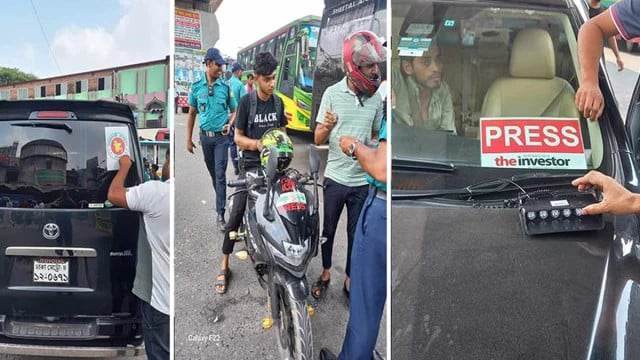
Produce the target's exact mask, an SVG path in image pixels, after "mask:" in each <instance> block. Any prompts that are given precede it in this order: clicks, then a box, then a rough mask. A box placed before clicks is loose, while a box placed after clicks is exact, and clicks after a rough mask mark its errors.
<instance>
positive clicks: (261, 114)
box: [215, 52, 287, 294]
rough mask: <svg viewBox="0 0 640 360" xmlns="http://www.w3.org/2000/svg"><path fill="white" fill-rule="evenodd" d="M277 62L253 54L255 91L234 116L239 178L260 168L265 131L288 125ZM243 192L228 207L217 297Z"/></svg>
mask: <svg viewBox="0 0 640 360" xmlns="http://www.w3.org/2000/svg"><path fill="white" fill-rule="evenodd" d="M277 67H278V62H277V61H276V59H275V58H274V57H273V55H271V53H268V52H263V53H259V54H258V55H256V61H255V66H254V73H255V75H256V84H257V85H258V86H257V89H256V91H254V92H251V93H249V94H247V95H244V96H243V97H242V99H240V103H239V105H238V114H237V117H236V129H235V136H234V141H235V143H236V145H237V146H238V149H240V150H241V153H240V154H239V155H240V156H239V158H240V161H239V168H240V169H239V170H240V174H239V175H240V178H244V177H245V174H246V173H247V171H255V170H256V169H258V167H259V166H260V151H262V144H261V143H260V138H262V135H263V134H264V133H266V132H267V131H269V130H271V129H274V128H280V129H281V130H283V131H284V128H285V126H286V124H287V122H286V118H285V115H284V105H283V103H282V100H281V99H280V98H279V97H278V96H277V95H274V94H273V90H274V88H275V83H276V68H277ZM246 198H247V195H246V193H241V194H238V195H236V196H234V199H233V204H232V206H231V214H230V215H229V222H228V223H227V227H226V229H225V233H224V241H223V244H222V266H221V270H220V273H219V274H218V277H217V278H216V283H215V288H216V292H217V293H219V294H224V293H225V292H227V288H228V285H229V279H230V277H231V270H230V269H229V255H230V254H231V253H232V252H233V245H234V240H232V239H231V232H235V231H238V227H239V226H240V224H241V223H242V216H243V215H244V209H245V205H246Z"/></svg>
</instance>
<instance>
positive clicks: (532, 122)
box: [480, 117, 587, 170]
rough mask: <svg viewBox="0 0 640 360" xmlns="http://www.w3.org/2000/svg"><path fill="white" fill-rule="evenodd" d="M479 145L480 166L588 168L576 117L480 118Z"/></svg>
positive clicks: (578, 121) (578, 120)
mask: <svg viewBox="0 0 640 360" xmlns="http://www.w3.org/2000/svg"><path fill="white" fill-rule="evenodd" d="M480 146H481V149H480V154H481V164H482V166H483V167H497V168H526V169H565V170H566V169H581V170H584V169H586V168H587V161H586V156H585V150H584V142H583V140H582V132H581V129H580V119H578V118H546V117H538V118H536V117H532V118H480Z"/></svg>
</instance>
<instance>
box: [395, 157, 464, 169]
mask: <svg viewBox="0 0 640 360" xmlns="http://www.w3.org/2000/svg"><path fill="white" fill-rule="evenodd" d="M391 167H392V169H393V170H408V171H441V172H454V171H455V170H456V166H455V165H453V164H451V163H446V162H442V161H432V160H418V159H410V158H400V157H394V158H393V159H392V161H391Z"/></svg>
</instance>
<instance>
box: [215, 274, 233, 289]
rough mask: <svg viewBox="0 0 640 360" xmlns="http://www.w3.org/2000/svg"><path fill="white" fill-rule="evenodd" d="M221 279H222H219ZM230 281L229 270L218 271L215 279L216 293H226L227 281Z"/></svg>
mask: <svg viewBox="0 0 640 360" xmlns="http://www.w3.org/2000/svg"><path fill="white" fill-rule="evenodd" d="M221 277H222V279H220V278H221ZM230 279H231V270H230V269H229V268H226V269H224V270H220V272H219V273H218V276H217V277H216V282H215V289H216V292H217V293H218V294H220V295H222V294H224V293H226V292H227V287H228V285H229V280H230Z"/></svg>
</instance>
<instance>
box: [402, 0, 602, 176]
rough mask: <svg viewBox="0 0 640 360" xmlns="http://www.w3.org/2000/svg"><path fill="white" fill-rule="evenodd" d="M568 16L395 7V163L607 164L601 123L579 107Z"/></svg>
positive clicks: (574, 167)
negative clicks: (584, 116)
mask: <svg viewBox="0 0 640 360" xmlns="http://www.w3.org/2000/svg"><path fill="white" fill-rule="evenodd" d="M567 14H568V13H564V12H562V11H561V10H556V11H554V10H552V9H551V10H539V9H525V8H516V7H514V6H510V5H509V4H508V3H506V4H505V5H504V6H496V5H491V6H478V5H469V4H455V3H451V2H448V3H444V2H443V3H439V2H424V3H419V4H404V5H401V6H394V9H393V30H394V34H393V35H394V36H393V37H392V39H393V40H394V43H393V44H392V46H393V52H392V54H393V55H392V56H393V57H392V76H393V81H392V90H393V100H392V107H393V109H394V111H393V121H394V125H393V144H394V148H393V151H394V158H395V159H398V158H402V159H409V160H419V161H437V162H445V163H452V164H454V165H456V166H458V167H472V168H479V167H482V168H486V169H483V171H482V174H485V175H486V174H487V173H488V172H489V173H492V174H493V175H494V176H495V177H500V176H501V175H503V174H504V172H505V171H506V170H505V169H506V168H510V169H509V172H510V173H513V172H514V170H515V171H516V172H518V171H519V172H527V171H532V170H531V169H535V171H540V169H543V170H544V171H547V170H548V171H549V172H557V171H562V172H567V171H584V170H586V169H592V168H598V167H599V166H600V164H601V162H602V159H603V152H604V150H603V143H602V136H601V132H600V127H599V125H598V123H597V122H593V121H587V120H586V119H584V118H583V117H581V116H580V114H579V112H578V110H577V109H576V107H575V104H574V98H575V91H576V89H577V88H578V78H579V76H578V74H579V73H578V60H577V42H576V32H575V28H574V26H572V22H571V20H570V18H569V16H568V15H567ZM565 135H566V136H565ZM576 136H578V137H579V138H576ZM578 140H581V141H579V142H580V145H576V143H577V141H578ZM565 145H567V146H565ZM573 145H576V146H575V147H573Z"/></svg>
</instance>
